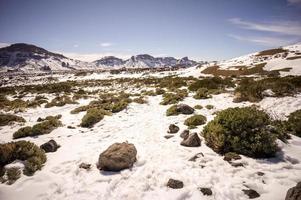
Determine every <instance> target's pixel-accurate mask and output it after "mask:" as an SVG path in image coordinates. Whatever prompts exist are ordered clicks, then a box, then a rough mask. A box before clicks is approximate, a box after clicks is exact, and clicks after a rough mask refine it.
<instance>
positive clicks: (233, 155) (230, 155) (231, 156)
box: [224, 152, 241, 162]
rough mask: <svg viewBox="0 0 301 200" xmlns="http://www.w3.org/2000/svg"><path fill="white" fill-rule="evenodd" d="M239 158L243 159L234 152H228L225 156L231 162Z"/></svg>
mask: <svg viewBox="0 0 301 200" xmlns="http://www.w3.org/2000/svg"><path fill="white" fill-rule="evenodd" d="M239 159H241V156H240V155H238V154H237V153H234V152H228V153H226V154H225V156H224V160H225V161H227V162H230V161H232V160H239Z"/></svg>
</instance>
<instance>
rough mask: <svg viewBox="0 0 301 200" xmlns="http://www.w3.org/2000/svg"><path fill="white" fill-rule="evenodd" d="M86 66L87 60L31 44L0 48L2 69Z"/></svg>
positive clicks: (65, 68) (44, 69)
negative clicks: (68, 56) (80, 59)
mask: <svg viewBox="0 0 301 200" xmlns="http://www.w3.org/2000/svg"><path fill="white" fill-rule="evenodd" d="M85 67H88V64H87V63H85V62H82V61H78V60H73V59H70V58H67V57H65V56H64V55H62V54H57V53H53V52H50V51H47V50H45V49H43V48H41V47H37V46H35V45H31V44H25V43H16V44H12V45H10V46H8V47H4V48H0V69H1V71H9V70H12V71H24V72H39V71H54V70H73V69H81V68H85Z"/></svg>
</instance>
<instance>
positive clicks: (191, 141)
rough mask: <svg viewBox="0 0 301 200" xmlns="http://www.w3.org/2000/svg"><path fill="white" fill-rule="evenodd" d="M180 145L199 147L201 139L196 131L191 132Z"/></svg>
mask: <svg viewBox="0 0 301 200" xmlns="http://www.w3.org/2000/svg"><path fill="white" fill-rule="evenodd" d="M181 145H182V146H186V147H199V146H201V139H200V138H199V136H198V134H197V133H192V134H190V135H189V136H188V138H186V139H184V140H183V141H182V142H181Z"/></svg>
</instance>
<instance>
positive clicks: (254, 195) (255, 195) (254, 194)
mask: <svg viewBox="0 0 301 200" xmlns="http://www.w3.org/2000/svg"><path fill="white" fill-rule="evenodd" d="M242 191H243V192H244V193H245V195H247V196H248V197H249V199H255V198H258V197H260V195H259V194H258V192H256V191H255V190H252V189H247V190H242Z"/></svg>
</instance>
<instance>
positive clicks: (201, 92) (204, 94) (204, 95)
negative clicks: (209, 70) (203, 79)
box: [193, 88, 211, 99]
mask: <svg viewBox="0 0 301 200" xmlns="http://www.w3.org/2000/svg"><path fill="white" fill-rule="evenodd" d="M193 98H195V99H208V98H211V96H210V95H209V91H208V89H207V88H199V89H198V90H197V91H196V93H195V95H194V96H193Z"/></svg>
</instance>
